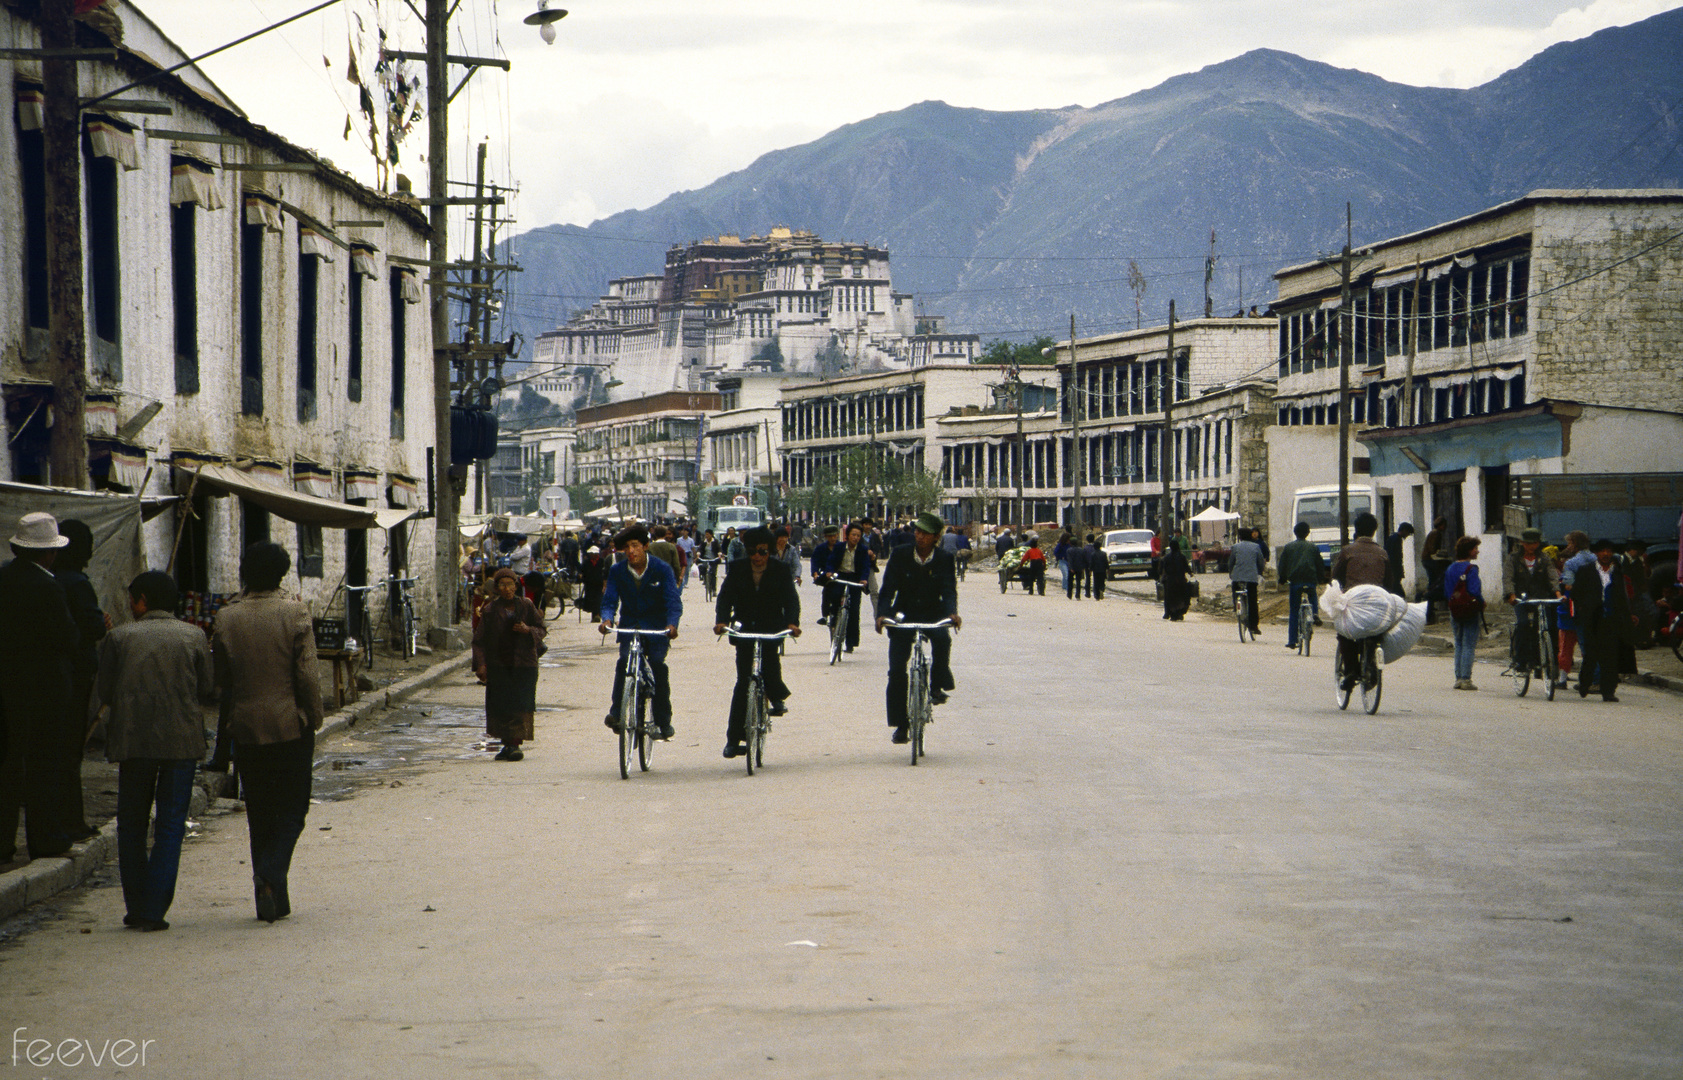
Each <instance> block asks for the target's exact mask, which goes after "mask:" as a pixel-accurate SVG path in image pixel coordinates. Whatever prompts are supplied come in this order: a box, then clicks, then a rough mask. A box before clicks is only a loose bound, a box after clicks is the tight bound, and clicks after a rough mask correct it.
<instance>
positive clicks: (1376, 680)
mask: <svg viewBox="0 0 1683 1080" xmlns="http://www.w3.org/2000/svg"><path fill="white" fill-rule="evenodd" d="M1356 644H1357V646H1358V647H1359V648H1360V650H1361V657H1362V659H1361V665H1360V667H1359V668H1358V669H1357V670H1356V671H1355V672H1354V673H1351V672H1349V671H1347V670H1346V668H1345V664H1346V663H1347V661H1346V660H1345V658H1344V650H1343V649H1342V648H1340V649H1338V651H1337V652H1336V654H1335V656H1334V659H1333V663H1332V685H1333V690H1334V693H1335V695H1336V699H1337V701H1338V707H1339V709H1340V710H1343V709H1348V708H1349V707H1350V698H1351V697H1352V696H1353V695H1354V694H1355V692H1356V687H1358V686H1359V687H1361V690H1362V710H1363V711H1364V712H1366V713H1367V714H1368V715H1369V716H1372V715H1373V714H1374V713H1376V712H1378V711H1379V695H1380V693H1381V692H1382V691H1383V689H1384V672H1383V671H1382V670H1381V669H1380V666H1379V638H1378V637H1365V638H1360V639H1358V640H1357V642H1356ZM1352 676H1353V677H1352Z"/></svg>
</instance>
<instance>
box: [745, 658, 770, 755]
mask: <svg viewBox="0 0 1683 1080" xmlns="http://www.w3.org/2000/svg"><path fill="white" fill-rule="evenodd" d="M765 723H766V691H765V687H764V686H762V685H761V684H760V682H759V680H757V679H756V680H755V681H754V682H752V683H750V684H749V686H748V710H747V715H746V716H744V717H743V720H742V724H743V734H744V735H746V736H747V737H748V751H747V753H745V754H743V755H742V760H743V762H744V763H745V764H747V766H748V775H749V776H753V775H754V765H755V764H756V762H755V758H756V757H758V756H759V753H760V751H761V748H762V747H763V746H764V740H765Z"/></svg>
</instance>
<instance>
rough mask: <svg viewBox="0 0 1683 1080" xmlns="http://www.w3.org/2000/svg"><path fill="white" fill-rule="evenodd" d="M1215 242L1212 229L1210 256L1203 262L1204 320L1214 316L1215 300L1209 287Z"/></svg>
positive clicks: (1213, 262)
mask: <svg viewBox="0 0 1683 1080" xmlns="http://www.w3.org/2000/svg"><path fill="white" fill-rule="evenodd" d="M1215 240H1216V232H1215V230H1214V229H1211V230H1210V254H1209V256H1208V257H1207V258H1206V259H1205V260H1204V318H1206V319H1207V318H1209V317H1210V316H1211V315H1213V314H1215V298H1214V297H1212V296H1211V295H1210V286H1211V284H1212V283H1213V282H1214V280H1215V264H1216V248H1215Z"/></svg>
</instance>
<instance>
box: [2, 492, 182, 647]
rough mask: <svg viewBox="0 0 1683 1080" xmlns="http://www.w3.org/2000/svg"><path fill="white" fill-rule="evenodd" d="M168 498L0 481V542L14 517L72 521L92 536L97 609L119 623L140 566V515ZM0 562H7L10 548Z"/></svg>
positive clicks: (6, 537)
mask: <svg viewBox="0 0 1683 1080" xmlns="http://www.w3.org/2000/svg"><path fill="white" fill-rule="evenodd" d="M173 501H174V500H173V499H146V500H144V501H143V500H141V499H139V498H136V497H135V496H133V495H126V496H125V495H104V494H100V493H98V492H93V491H75V490H72V489H70V488H51V487H37V486H35V485H33V484H15V483H10V482H4V483H0V530H4V532H3V533H0V540H9V539H11V537H12V535H13V534H14V533H16V532H17V523H18V519H19V518H21V517H23V515H25V514H33V513H35V512H37V511H45V512H46V513H49V514H51V515H53V517H55V518H57V519H58V520H60V521H69V520H72V519H75V520H77V521H80V522H82V523H83V524H85V525H87V527H88V529H89V531H91V532H92V533H93V558H92V559H91V560H89V562H88V566H87V570H86V571H84V572H85V573H86V574H87V575H88V580H89V581H91V582H93V587H94V592H95V593H97V594H98V595H99V603H100V607H102V608H104V609H105V611H107V612H108V613H110V615H111V617H112V618H114V619H116V620H117V621H119V622H126V621H127V620H128V610H129V607H128V602H127V597H128V588H129V582H131V581H133V580H134V579H135V576H136V575H137V574H139V573H140V572H141V571H143V570H147V569H150V568H149V567H148V566H147V565H146V560H145V555H144V553H143V551H142V549H141V542H140V523H141V521H142V519H143V518H144V517H149V516H151V515H152V514H155V513H157V512H158V511H160V510H162V509H164V508H165V507H166V506H168V505H169V504H170V503H171V502H173ZM0 550H4V551H5V555H4V557H3V559H0V561H4V560H9V559H10V558H11V549H10V548H5V549H0Z"/></svg>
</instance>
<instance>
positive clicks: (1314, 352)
mask: <svg viewBox="0 0 1683 1080" xmlns="http://www.w3.org/2000/svg"><path fill="white" fill-rule="evenodd" d="M1680 237H1683V191H1670V190H1641V191H1534V192H1532V193H1530V194H1529V195H1526V196H1524V197H1523V198H1519V199H1515V200H1512V201H1511V202H1506V203H1502V204H1500V205H1498V206H1493V207H1490V208H1489V209H1486V210H1482V211H1480V212H1478V213H1476V214H1471V215H1469V216H1467V217H1464V218H1460V219H1457V220H1455V221H1448V222H1444V223H1443V224H1440V225H1435V226H1433V227H1431V228H1429V229H1423V230H1421V231H1419V232H1416V233H1411V234H1409V235H1407V236H1400V237H1396V238H1393V239H1389V240H1384V241H1381V242H1379V243H1375V244H1369V245H1366V246H1363V247H1361V248H1360V249H1357V250H1356V251H1355V252H1354V253H1353V260H1354V263H1355V270H1354V272H1353V275H1352V277H1353V283H1352V289H1351V308H1352V311H1351V313H1350V319H1349V320H1348V325H1350V326H1351V327H1352V329H1351V331H1350V336H1351V341H1350V346H1351V348H1350V354H1351V356H1352V358H1353V359H1352V364H1351V371H1350V384H1351V386H1352V393H1351V396H1350V398H1349V400H1348V402H1347V407H1348V408H1349V411H1350V419H1351V426H1352V431H1353V435H1352V446H1351V457H1352V460H1353V462H1354V463H1355V467H1354V468H1353V469H1352V483H1353V484H1358V485H1363V486H1372V487H1373V488H1374V492H1375V498H1376V509H1377V512H1378V514H1379V517H1380V519H1381V522H1382V524H1383V525H1384V527H1386V528H1392V527H1394V525H1395V523H1398V522H1402V521H1409V522H1412V523H1413V524H1414V525H1415V527H1416V530H1417V532H1416V535H1415V538H1414V543H1415V545H1416V551H1415V552H1414V553H1413V555H1412V557H1411V558H1410V560H1409V562H1410V566H1409V567H1407V568H1406V569H1407V571H1408V572H1409V574H1410V575H1414V574H1416V573H1417V571H1418V565H1417V560H1418V544H1419V542H1420V540H1421V539H1422V538H1423V536H1424V534H1425V532H1426V531H1427V530H1428V529H1429V528H1430V524H1429V523H1430V522H1431V520H1432V519H1433V518H1435V517H1437V516H1440V515H1441V516H1443V517H1446V518H1448V519H1449V523H1450V524H1449V530H1450V536H1451V537H1452V538H1453V537H1455V536H1460V535H1463V534H1464V535H1470V536H1477V537H1480V538H1481V539H1482V540H1483V545H1482V552H1481V563H1484V564H1486V565H1485V573H1486V580H1492V578H1491V577H1490V576H1489V575H1492V574H1494V573H1496V572H1497V569H1498V567H1499V561H1498V560H1499V559H1500V557H1501V553H1502V550H1503V545H1502V543H1501V542H1500V541H1501V540H1502V537H1503V536H1504V535H1505V534H1506V533H1507V532H1508V531H1509V524H1510V522H1513V521H1519V520H1522V519H1523V515H1520V517H1519V518H1514V517H1512V516H1511V515H1510V514H1509V513H1508V510H1507V508H1508V507H1510V506H1514V505H1516V504H1523V502H1524V490H1525V487H1526V478H1528V477H1533V476H1549V475H1559V474H1574V473H1582V474H1606V473H1615V474H1633V473H1634V474H1641V473H1662V472H1673V473H1674V472H1677V471H1679V468H1678V462H1679V460H1680V458H1679V454H1678V452H1677V450H1676V447H1678V446H1679V445H1683V369H1680V368H1679V366H1678V362H1677V358H1678V356H1679V355H1680V354H1683V316H1680V314H1679V311H1680V309H1679V305H1678V291H1677V290H1678V285H1677V283H1678V281H1679V280H1683V239H1680ZM1275 279H1276V281H1277V282H1278V284H1279V299H1278V300H1276V301H1275V303H1274V306H1273V310H1274V312H1275V313H1276V314H1278V315H1279V317H1280V330H1279V343H1278V347H1279V354H1280V359H1279V365H1278V381H1279V385H1278V395H1277V397H1276V400H1275V407H1276V410H1277V423H1276V425H1275V427H1274V429H1273V430H1272V431H1271V432H1270V433H1269V440H1270V472H1271V479H1272V481H1273V485H1274V488H1275V498H1274V504H1273V505H1274V516H1273V523H1272V531H1273V533H1274V535H1275V536H1282V535H1284V533H1285V532H1286V531H1289V528H1290V526H1291V524H1292V523H1291V522H1290V521H1289V520H1288V519H1289V516H1290V508H1291V506H1290V500H1289V494H1290V492H1291V490H1293V489H1294V488H1296V487H1301V486H1313V485H1317V484H1336V482H1337V454H1338V439H1337V431H1338V427H1337V425H1338V416H1339V408H1340V402H1339V400H1338V375H1339V371H1338V363H1337V357H1338V356H1339V355H1340V352H1339V341H1338V334H1339V327H1340V325H1341V322H1342V321H1341V320H1340V319H1339V318H1338V317H1337V316H1338V314H1339V306H1340V282H1339V270H1338V266H1337V264H1336V263H1317V264H1309V265H1305V266H1295V267H1288V268H1286V269H1283V270H1281V271H1279V272H1278V273H1277V274H1275ZM1417 283H1418V284H1417ZM1551 539H1559V538H1558V537H1551Z"/></svg>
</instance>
